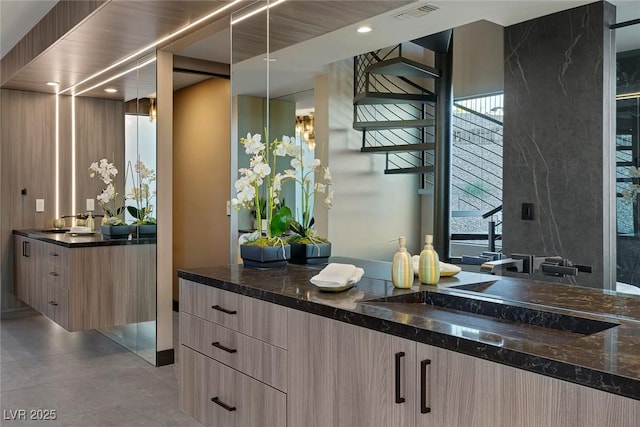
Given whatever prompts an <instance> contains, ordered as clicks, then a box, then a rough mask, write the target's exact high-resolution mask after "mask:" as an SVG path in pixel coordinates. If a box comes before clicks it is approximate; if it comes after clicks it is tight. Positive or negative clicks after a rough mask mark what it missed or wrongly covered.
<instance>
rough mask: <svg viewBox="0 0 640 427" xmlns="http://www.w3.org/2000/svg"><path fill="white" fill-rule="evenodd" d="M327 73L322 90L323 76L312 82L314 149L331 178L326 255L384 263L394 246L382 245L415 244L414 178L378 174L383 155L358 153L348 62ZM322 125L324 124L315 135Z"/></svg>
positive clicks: (417, 243)
mask: <svg viewBox="0 0 640 427" xmlns="http://www.w3.org/2000/svg"><path fill="white" fill-rule="evenodd" d="M328 68H329V72H328V75H327V76H326V85H325V84H323V78H324V77H319V78H318V79H317V80H316V83H317V84H318V87H317V88H316V95H315V101H316V147H317V148H316V150H317V153H318V155H319V156H320V158H321V159H322V160H323V161H324V162H325V163H326V161H327V160H328V164H329V165H330V167H331V171H332V174H333V182H334V184H333V190H334V207H333V208H332V209H331V210H330V211H329V212H328V215H327V220H326V223H327V230H328V233H327V236H328V238H329V240H330V241H331V242H332V244H333V249H332V253H333V255H338V256H350V257H356V258H366V259H374V260H384V261H390V260H391V258H392V257H393V254H394V252H395V251H396V249H397V244H396V243H389V242H388V240H389V239H393V238H396V237H398V236H406V237H407V243H408V248H409V251H410V252H412V253H413V254H415V253H417V249H418V248H419V247H420V240H421V239H420V218H419V216H420V205H419V198H418V177H417V176H416V175H384V167H385V159H384V155H375V154H365V153H361V152H360V146H361V141H362V134H361V132H358V131H355V130H353V127H352V126H353V61H352V60H344V61H340V62H337V63H334V64H331V65H329V67H328ZM325 120H326V121H325ZM323 123H328V125H325V126H324V130H320V129H319V128H320V127H321V124H323ZM325 132H326V133H325ZM325 135H326V136H325ZM325 144H326V145H325ZM325 153H326V156H328V157H326V158H325V157H323V155H324V154H325ZM319 205H321V203H319V204H318V205H317V206H319ZM318 209H321V208H318ZM316 211H317V210H316ZM316 215H317V218H318V219H319V220H320V218H322V215H318V214H316ZM322 222H323V221H319V223H320V224H319V227H320V225H323V224H321V223H322ZM319 231H320V232H322V228H321V227H320V228H319Z"/></svg>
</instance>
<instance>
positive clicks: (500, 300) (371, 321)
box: [178, 257, 640, 400]
mask: <svg viewBox="0 0 640 427" xmlns="http://www.w3.org/2000/svg"><path fill="white" fill-rule="evenodd" d="M331 261H332V262H348V263H351V264H355V265H358V266H361V267H363V268H364V269H365V277H363V278H362V280H361V281H360V282H359V283H358V284H357V285H356V286H354V287H353V288H351V289H349V290H347V291H344V292H340V293H328V292H323V291H320V290H319V289H318V288H317V287H316V286H314V285H313V284H311V283H310V282H309V279H310V278H311V277H312V276H314V275H315V274H317V273H318V271H319V270H320V269H321V268H323V267H324V266H323V265H319V266H297V265H291V264H290V265H288V266H287V267H284V268H278V269H267V270H259V269H250V268H244V267H243V266H242V265H228V266H215V267H206V268H194V269H189V270H180V271H179V272H178V276H179V277H180V278H183V279H187V280H191V281H194V282H197V283H201V284H205V285H209V286H213V287H216V288H220V289H224V290H228V291H231V292H235V293H239V294H242V295H246V296H249V297H252V298H258V299H261V300H264V301H269V302H272V303H275V304H279V305H283V306H287V307H291V308H294V309H298V310H303V311H306V312H309V313H313V314H317V315H320V316H324V317H329V318H332V319H336V320H339V321H343V322H347V323H350V324H353V325H357V326H361V327H365V328H369V329H373V330H377V331H380V332H384V333H388V334H392V335H396V336H399V337H403V338H408V339H411V340H415V341H417V342H421V343H425V344H429V345H434V346H437V347H441V348H445V349H449V350H452V351H456V352H460V353H464V354H468V355H471V356H475V357H479V358H482V359H486V360H490V361H494V362H497V363H501V364H505V365H509V366H513V367H516V368H520V369H525V370H527V371H531V372H536V373H539V374H543V375H547V376H550V377H554V378H558V379H561V380H566V381H570V382H573V383H577V384H581V385H585V386H588V387H592V388H595V389H599V390H603V391H607V392H610V393H615V394H619V395H622V396H626V397H629V398H632V399H636V400H640V297H635V296H631V295H624V294H617V295H616V294H614V293H611V292H609V293H606V292H603V291H597V290H594V289H589V288H581V287H578V286H569V285H561V284H555V283H547V282H540V281H533V280H527V279H520V278H509V277H499V276H490V275H484V274H478V273H470V272H465V271H462V272H460V273H459V274H458V275H456V276H454V277H443V278H441V279H440V282H439V284H438V287H434V286H425V285H420V284H419V283H418V281H417V280H416V282H414V286H413V287H412V288H411V289H396V288H394V287H393V285H392V284H391V281H390V280H389V278H390V263H384V262H375V261H362V260H355V259H349V258H338V257H334V258H332V259H331Z"/></svg>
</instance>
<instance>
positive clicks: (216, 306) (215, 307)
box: [211, 304, 237, 314]
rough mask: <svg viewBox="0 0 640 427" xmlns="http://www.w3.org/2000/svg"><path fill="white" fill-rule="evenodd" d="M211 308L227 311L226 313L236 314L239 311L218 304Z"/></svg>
mask: <svg viewBox="0 0 640 427" xmlns="http://www.w3.org/2000/svg"><path fill="white" fill-rule="evenodd" d="M211 308H213V309H214V310H218V311H221V312H223V313H226V314H236V313H237V311H236V310H227V309H226V308H224V307H220V306H219V305H218V304H216V305H212V306H211Z"/></svg>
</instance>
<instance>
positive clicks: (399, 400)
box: [396, 351, 406, 403]
mask: <svg viewBox="0 0 640 427" xmlns="http://www.w3.org/2000/svg"><path fill="white" fill-rule="evenodd" d="M403 357H404V351H400V352H398V353H396V403H404V402H405V401H406V400H405V398H404V397H402V395H401V394H402V391H401V388H402V373H401V369H400V361H401V360H402V358H403Z"/></svg>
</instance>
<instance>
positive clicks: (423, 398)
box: [420, 359, 431, 414]
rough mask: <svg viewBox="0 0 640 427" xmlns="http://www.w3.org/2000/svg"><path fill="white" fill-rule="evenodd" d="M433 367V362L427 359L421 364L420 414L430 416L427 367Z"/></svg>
mask: <svg viewBox="0 0 640 427" xmlns="http://www.w3.org/2000/svg"><path fill="white" fill-rule="evenodd" d="M429 365H431V360H429V359H425V360H423V361H421V362H420V413H421V414H428V413H429V412H431V408H429V407H428V406H427V366H429Z"/></svg>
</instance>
